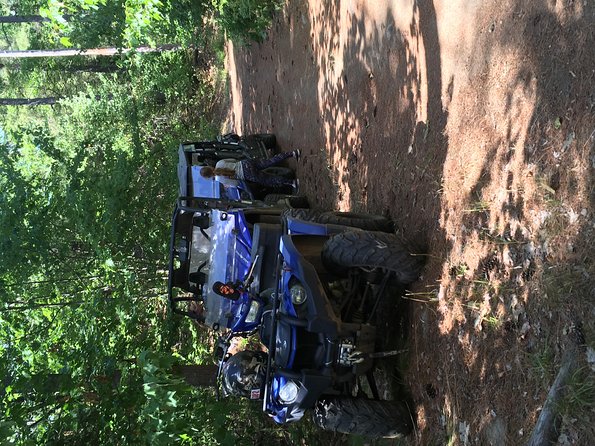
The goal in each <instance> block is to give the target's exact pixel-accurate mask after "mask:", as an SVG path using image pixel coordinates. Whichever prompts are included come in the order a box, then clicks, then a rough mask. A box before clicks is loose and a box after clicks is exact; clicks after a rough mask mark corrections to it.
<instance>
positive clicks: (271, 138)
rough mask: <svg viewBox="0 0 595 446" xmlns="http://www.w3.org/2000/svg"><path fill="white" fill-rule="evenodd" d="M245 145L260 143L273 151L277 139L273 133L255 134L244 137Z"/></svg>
mask: <svg viewBox="0 0 595 446" xmlns="http://www.w3.org/2000/svg"><path fill="white" fill-rule="evenodd" d="M244 139H245V141H246V143H248V144H249V145H251V144H254V141H260V142H262V143H263V144H264V146H265V148H267V149H275V148H276V147H277V137H276V136H275V135H274V134H273V133H256V134H253V135H247V136H245V137H244Z"/></svg>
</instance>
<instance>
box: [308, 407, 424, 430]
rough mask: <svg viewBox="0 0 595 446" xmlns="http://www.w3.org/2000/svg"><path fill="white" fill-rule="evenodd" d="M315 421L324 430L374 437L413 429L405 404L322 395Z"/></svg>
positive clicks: (316, 408)
mask: <svg viewBox="0 0 595 446" xmlns="http://www.w3.org/2000/svg"><path fill="white" fill-rule="evenodd" d="M314 422H315V423H316V424H317V425H318V427H320V428H322V429H324V430H329V431H333V432H342V433H344V434H357V435H364V436H366V437H372V438H380V437H384V438H395V437H400V436H403V435H407V434H409V433H410V432H411V431H412V430H413V419H412V418H411V415H410V413H409V410H408V409H407V407H406V406H405V405H404V404H402V403H399V402H397V401H376V400H368V399H364V398H351V397H325V398H322V399H320V400H319V401H318V402H317V403H316V406H315V407H314Z"/></svg>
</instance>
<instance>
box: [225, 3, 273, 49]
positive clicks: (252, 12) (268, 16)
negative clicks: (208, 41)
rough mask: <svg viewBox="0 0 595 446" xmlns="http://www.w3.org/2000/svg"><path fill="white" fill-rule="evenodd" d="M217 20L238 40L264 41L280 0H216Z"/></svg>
mask: <svg viewBox="0 0 595 446" xmlns="http://www.w3.org/2000/svg"><path fill="white" fill-rule="evenodd" d="M214 3H215V5H216V6H215V7H216V9H217V12H218V14H217V15H216V16H215V17H216V21H217V22H218V23H219V24H220V25H221V27H222V28H223V29H224V30H225V31H226V33H227V34H228V36H229V37H230V38H231V39H233V40H236V41H238V42H242V43H246V42H248V41H250V40H256V41H262V40H263V39H264V37H265V35H266V30H267V28H268V27H269V26H270V25H271V21H272V16H273V12H275V11H276V10H278V9H279V8H280V7H281V5H282V1H280V0H215V1H214Z"/></svg>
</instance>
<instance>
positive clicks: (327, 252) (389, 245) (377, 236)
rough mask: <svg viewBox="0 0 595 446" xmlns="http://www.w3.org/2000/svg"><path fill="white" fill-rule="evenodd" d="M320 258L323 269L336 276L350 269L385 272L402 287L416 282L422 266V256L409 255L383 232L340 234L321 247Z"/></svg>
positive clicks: (391, 237)
mask: <svg viewBox="0 0 595 446" xmlns="http://www.w3.org/2000/svg"><path fill="white" fill-rule="evenodd" d="M321 256H322V263H323V264H324V266H325V267H326V269H327V270H329V271H330V272H332V273H335V274H337V275H346V273H347V271H348V270H349V269H350V268H362V269H366V270H369V269H374V268H384V269H387V270H389V271H392V272H394V273H395V274H396V276H397V280H398V281H399V282H400V283H402V284H404V285H407V284H409V283H411V282H415V281H416V280H417V278H418V277H419V274H420V272H421V269H422V267H423V264H424V258H423V256H420V255H412V254H411V253H410V252H409V251H408V250H407V249H406V248H405V247H404V246H403V244H402V243H401V242H400V240H399V239H398V238H397V237H396V236H395V235H392V234H386V233H384V232H366V231H347V232H342V233H340V234H338V235H335V236H333V237H331V238H330V239H328V240H327V241H326V242H325V243H324V246H323V247H322V253H321Z"/></svg>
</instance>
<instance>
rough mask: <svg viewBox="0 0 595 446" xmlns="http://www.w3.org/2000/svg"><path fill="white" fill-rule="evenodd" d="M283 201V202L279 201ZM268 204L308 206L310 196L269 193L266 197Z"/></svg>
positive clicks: (296, 206)
mask: <svg viewBox="0 0 595 446" xmlns="http://www.w3.org/2000/svg"><path fill="white" fill-rule="evenodd" d="M279 201H281V203H279ZM264 202H265V203H266V204H272V205H275V204H282V205H284V206H287V205H289V206H291V207H292V208H307V207H308V206H310V204H309V203H308V198H306V197H305V196H304V195H288V194H267V195H266V196H265V197H264Z"/></svg>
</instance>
